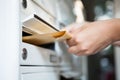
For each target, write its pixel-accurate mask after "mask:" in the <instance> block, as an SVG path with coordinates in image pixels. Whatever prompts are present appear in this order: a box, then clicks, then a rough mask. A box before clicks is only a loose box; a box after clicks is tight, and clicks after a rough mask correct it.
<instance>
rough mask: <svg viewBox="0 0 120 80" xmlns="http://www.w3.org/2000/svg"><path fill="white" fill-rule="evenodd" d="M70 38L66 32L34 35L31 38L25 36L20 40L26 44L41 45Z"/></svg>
mask: <svg viewBox="0 0 120 80" xmlns="http://www.w3.org/2000/svg"><path fill="white" fill-rule="evenodd" d="M70 38H71V36H70V35H69V34H68V33H67V32H66V31H59V32H53V33H46V34H34V35H32V36H25V37H23V38H22V39H23V41H24V42H27V43H31V44H35V45H41V44H47V43H51V42H55V41H61V40H65V39H70Z"/></svg>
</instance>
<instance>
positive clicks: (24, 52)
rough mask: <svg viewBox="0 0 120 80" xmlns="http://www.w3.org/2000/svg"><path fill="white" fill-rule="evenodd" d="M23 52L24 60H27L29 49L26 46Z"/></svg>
mask: <svg viewBox="0 0 120 80" xmlns="http://www.w3.org/2000/svg"><path fill="white" fill-rule="evenodd" d="M22 51H23V53H22V58H23V60H26V59H27V54H28V53H27V49H26V48H23V50H22Z"/></svg>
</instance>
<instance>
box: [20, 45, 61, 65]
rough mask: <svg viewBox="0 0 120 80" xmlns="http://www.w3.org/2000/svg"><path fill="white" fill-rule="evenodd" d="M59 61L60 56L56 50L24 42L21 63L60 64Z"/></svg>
mask: <svg viewBox="0 0 120 80" xmlns="http://www.w3.org/2000/svg"><path fill="white" fill-rule="evenodd" d="M59 62H60V61H59V57H58V56H57V54H56V53H55V52H54V51H52V50H49V49H45V48H41V47H39V46H34V45H31V44H28V43H22V53H21V54H20V65H47V66H58V65H59Z"/></svg>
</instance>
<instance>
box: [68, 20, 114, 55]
mask: <svg viewBox="0 0 120 80" xmlns="http://www.w3.org/2000/svg"><path fill="white" fill-rule="evenodd" d="M76 25H77V26H78V24H74V25H72V28H70V29H68V31H69V32H70V34H71V35H72V38H71V39H70V40H67V44H68V45H69V49H68V51H69V52H70V53H74V54H76V55H78V56H80V55H91V54H95V53H97V52H99V51H100V50H102V49H104V48H105V47H107V46H108V45H109V44H111V43H113V42H114V41H116V37H115V34H116V28H115V27H113V23H112V20H108V21H97V22H92V23H87V24H84V25H82V26H81V27H79V28H74V27H75V26H76ZM73 26H74V27H73Z"/></svg>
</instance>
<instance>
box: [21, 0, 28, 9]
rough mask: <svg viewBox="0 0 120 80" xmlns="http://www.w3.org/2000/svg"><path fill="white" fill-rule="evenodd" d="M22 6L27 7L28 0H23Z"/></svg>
mask: <svg viewBox="0 0 120 80" xmlns="http://www.w3.org/2000/svg"><path fill="white" fill-rule="evenodd" d="M22 6H23V8H27V0H22Z"/></svg>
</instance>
